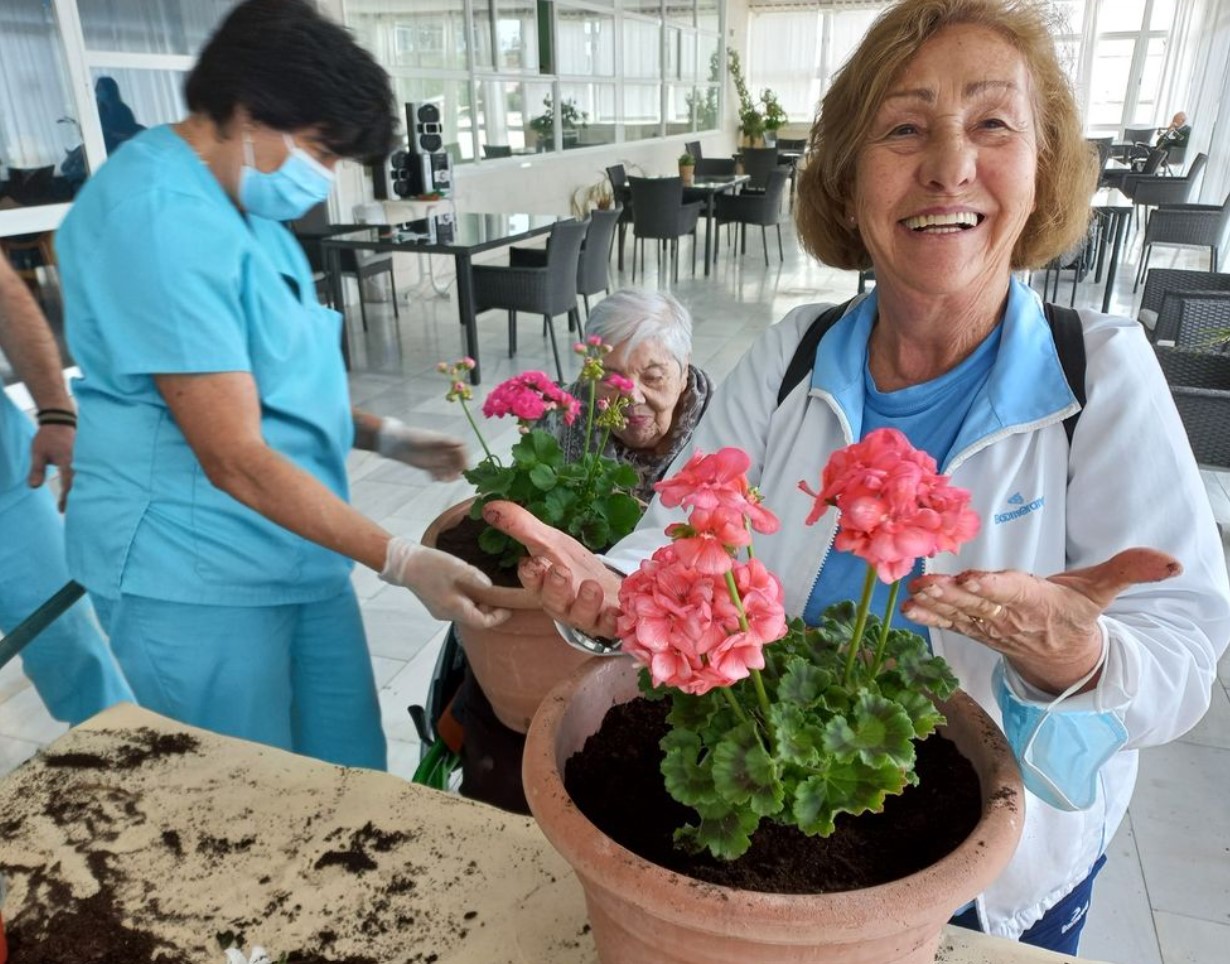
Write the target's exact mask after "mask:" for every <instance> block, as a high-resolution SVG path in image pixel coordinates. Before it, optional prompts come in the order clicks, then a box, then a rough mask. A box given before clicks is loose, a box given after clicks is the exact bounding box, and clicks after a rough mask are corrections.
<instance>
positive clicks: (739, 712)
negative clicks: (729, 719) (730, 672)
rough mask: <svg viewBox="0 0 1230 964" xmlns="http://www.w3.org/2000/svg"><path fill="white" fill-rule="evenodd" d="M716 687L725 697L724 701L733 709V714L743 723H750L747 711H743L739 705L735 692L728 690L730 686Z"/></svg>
mask: <svg viewBox="0 0 1230 964" xmlns="http://www.w3.org/2000/svg"><path fill="white" fill-rule="evenodd" d="M718 689H720V690H721V691H722V695H723V696H725V697H726V702H727V703H729V704H730V705H731V708H732V709H733V710H734V711H735V716H737V717H739V719H740V720H741V721H742V722H744V723H751V722H752V721H751V720H750V719H749V718H748V715H747V713H746V712H744V710H743V707H742V706H740V705H739V701H738V700H737V699H735V694H734V693H732V692H731V691H730V687H729V686H719V687H718Z"/></svg>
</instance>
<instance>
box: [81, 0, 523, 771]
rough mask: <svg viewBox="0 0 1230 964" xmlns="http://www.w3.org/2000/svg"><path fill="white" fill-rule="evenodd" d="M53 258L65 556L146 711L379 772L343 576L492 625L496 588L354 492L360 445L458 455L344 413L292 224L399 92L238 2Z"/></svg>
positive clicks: (357, 635) (259, 8)
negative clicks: (488, 592)
mask: <svg viewBox="0 0 1230 964" xmlns="http://www.w3.org/2000/svg"><path fill="white" fill-rule="evenodd" d="M185 97H186V100H187V103H188V107H189V110H190V111H191V113H190V116H188V117H187V118H186V119H185V120H183V121H181V122H180V123H178V124H175V125H172V126H164V127H158V128H154V129H152V130H149V131H145V132H143V133H141V134H139V135H137V136H136V137H134V138H133V139H132V140H131V141H129V142H128V143H127V144H126V145H125V149H124V150H123V151H122V152H119V153H117V154H116V156H115V157H114V158H111V159H110V160H109V161H108V162H107V164H106V165H105V166H104V167H103V168H102V169H101V170H100V171H99V173H98V174H97V175H96V176H95V177H93V178H92V179H91V180H90V181H89V183H88V184H87V185H86V187H85V188H84V189H83V190H82V191H81V193H80V194H79V195H78V197H77V200H76V203H74V205H73V207H72V210H71V211H70V212H69V214H68V217H67V218H66V219H65V221H64V224H63V226H62V227H61V229H60V231H59V234H58V238H57V248H58V252H59V257H60V261H61V268H62V271H63V277H64V300H65V312H66V316H67V325H66V327H67V329H68V332H69V343H70V346H71V348H72V352H73V355H74V357H75V358H76V360H77V362H78V364H79V365H80V366H81V371H82V378H81V381H80V382H79V383H78V385H77V389H78V392H77V394H78V399H79V406H80V419H81V430H80V439H79V443H78V450H77V464H76V468H77V481H76V486H75V488H74V491H73V498H72V501H71V503H70V505H69V509H68V550H69V564H70V567H71V569H72V572H73V576H74V577H75V578H76V579H77V580H78V581H79V582H81V583H83V584H84V585H85V586H86V587H87V588H88V589H89V590H90V592H91V593H92V594H93V596H94V598H95V601H96V605H97V606H98V608H99V612H100V615H101V616H102V618H103V622H104V625H105V626H106V627H107V629H108V631H109V632H110V634H111V644H112V648H113V650H114V652H115V654H116V657H117V658H118V659H119V661H120V664H121V666H122V667H123V669H124V672H125V675H126V676H127V677H128V680H129V682H130V683H131V685H132V688H133V690H134V692H135V693H136V695H137V699H138V700H139V702H140V703H141V704H142V705H143V706H146V707H148V708H150V709H153V710H155V711H157V712H161V713H165V714H166V715H168V716H171V717H173V718H175V719H178V720H182V721H183V722H186V723H192V724H195V725H199V726H204V727H206V728H209V729H212V730H215V731H218V732H221V733H227V734H230V735H234V736H240V737H244V738H248V739H253V740H257V741H260V742H264V743H268V744H271V745H274V746H279V747H283V748H287V749H291V750H294V751H296V752H299V753H304V754H307V755H310V756H315V757H318V758H321V759H324V760H329V761H332V762H335V763H342V764H348V765H354V766H365V767H372V768H378V769H380V768H384V766H385V762H386V760H385V740H384V735H383V733H382V731H381V726H380V711H379V706H378V703H377V700H376V686H375V681H374V678H373V675H372V666H371V659H370V657H369V654H368V650H367V643H366V639H365V637H364V633H363V626H362V622H361V620H360V617H359V607H358V603H357V601H356V598H355V595H354V592H353V590H352V588H351V584H350V570H351V568H352V565H353V562H355V561H357V562H360V563H363V564H364V565H367V566H369V567H371V568H372V569H374V570H376V571H377V572H379V573H380V574H381V577H382V578H383V579H384V580H386V581H387V582H390V583H393V584H396V585H401V586H405V587H407V588H409V589H411V590H413V591H414V592H415V593H416V594H417V595H418V596H419V597H420V598H421V599H422V600H423V602H424V603H425V604H426V606H427V608H428V609H429V610H430V611H431V612H432V614H433V615H435V616H437V617H438V618H441V619H449V620H460V621H462V622H470V623H476V624H483V625H493V624H495V623H497V622H499V621H501V620H502V619H504V618H506V615H507V614H506V613H504V612H502V611H494V612H492V611H486V610H484V609H483V608H482V607H480V606H479V605H477V604H476V603H475V602H474V601H473V600H472V598H471V596H470V593H471V592H472V591H473V589H474V588H475V587H478V586H482V585H489V583H488V581H487V580H486V577H484V576H483V575H481V574H480V573H479V572H478V571H477V570H475V569H473V568H471V567H469V566H467V565H465V564H464V563H462V562H460V560H457V559H456V558H455V557H453V556H450V555H447V554H444V553H440V552H437V551H435V550H431V549H427V548H424V547H422V546H419V545H417V544H416V543H414V542H413V541H412V540H408V539H404V538H400V537H391V536H390V535H389V533H387V532H386V531H384V530H383V529H382V528H381V527H380V526H378V525H376V524H375V523H374V522H372V521H371V520H369V519H367V518H366V517H364V516H363V515H361V514H360V513H358V512H356V511H355V510H354V509H352V508H351V507H350V506H349V505H348V504H347V495H348V490H347V479H346V453H347V451H348V450H349V449H350V448H351V446H352V445H353V444H356V443H357V444H359V445H360V446H362V447H367V448H371V449H374V450H376V451H379V452H381V453H382V454H385V455H389V456H392V457H396V458H399V459H401V460H402V461H405V462H408V463H409V464H411V465H416V466H419V467H421V468H424V469H426V470H428V471H430V472H432V473H433V474H434V475H435V476H436V477H452V476H455V475H456V474H457V473H458V472H460V470H461V469H462V468H464V465H465V450H464V445H463V444H462V443H461V442H459V441H458V440H455V439H452V438H449V437H446V436H442V435H439V434H438V433H432V432H419V431H415V430H413V429H410V428H408V427H407V426H404V425H402V424H400V423H398V422H396V420H389V419H385V420H381V419H376V418H374V417H373V416H368V415H364V414H363V413H359V412H355V411H353V410H352V409H351V407H350V403H349V398H348V391H347V383H346V374H345V370H344V367H343V363H342V357H341V348H340V345H341V330H340V319H339V316H338V315H337V313H336V312H333V311H330V310H328V309H325V308H323V307H321V306H320V305H319V304H317V302H316V299H315V287H314V285H313V283H312V277H311V272H310V270H309V268H308V265H307V261H306V259H305V257H304V255H303V252H302V250H301V249H300V247H299V245H298V243H297V241H296V240H295V238H294V237H293V236H292V235H291V233H290V232H289V231H288V230H287V229H286V228H285V227H284V226H283V224H282V223H281V222H284V221H289V220H292V219H294V218H297V217H299V216H300V215H302V214H303V213H304V212H305V211H306V210H308V209H309V208H310V207H312V206H313V205H315V204H318V203H319V202H321V201H322V200H324V199H325V198H326V197H327V196H328V194H329V192H330V188H331V185H332V180H333V170H334V167H335V165H336V164H337V162H338V160H339V158H342V157H349V158H358V159H365V160H366V159H372V158H377V157H384V156H385V155H386V154H387V153H388V150H389V146H390V144H391V143H392V141H393V132H394V125H395V120H394V117H395V112H394V106H393V96H392V92H391V90H390V87H389V81H388V77H387V75H386V74H385V73H384V71H383V70H382V69H381V68H380V67H379V66H378V65H377V64H376V62H375V61H374V60H373V59H372V57H371V55H370V54H368V53H367V52H366V51H364V50H363V49H362V48H361V47H359V46H358V45H357V44H356V43H355V42H354V40H353V39H352V38H351V36H350V34H349V33H348V32H347V31H346V30H344V29H343V28H342V27H340V26H338V25H337V24H335V23H333V22H332V21H330V20H328V19H326V18H325V17H323V16H322V15H320V14H319V13H318V12H316V10H315V9H314V8H313V7H312V6H310V5H309V4H308V3H305V2H303V0H247V2H245V3H242V4H240V5H239V6H238V7H236V8H235V10H234V11H232V13H231V14H230V15H229V16H228V17H227V19H226V20H225V21H224V22H223V23H222V25H221V26H220V27H219V29H218V31H217V32H216V33H215V34H214V35H213V37H212V38H211V39H210V40H209V42H208V43H207V45H206V47H205V49H204V50H203V51H202V53H201V57H200V60H199V62H198V64H197V66H196V68H195V69H194V70H193V72H192V74H191V75H190V76H189V78H188V81H187V84H186V87H185Z"/></svg>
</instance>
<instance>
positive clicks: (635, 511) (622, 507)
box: [605, 483, 642, 539]
mask: <svg viewBox="0 0 1230 964" xmlns="http://www.w3.org/2000/svg"><path fill="white" fill-rule="evenodd" d="M634 484H635V483H634ZM605 502H606V506H605V510H606V518H607V522H608V523H610V526H611V530H612V531H613V532H615V533H616V538H617V539H622V538H623V537H624V536H626V535H627V534H628V533H629V532H631V531H632V530H633V529H635V528H636V524H637V523H638V522H640V520H641V512H642V509H641V504H640V503H639V502H637V501H636V499H634V498H633V497H632V496H630V495H626V494H625V493H623V492H614V493H612V494H610V495H608V496H607V497H606V499H605Z"/></svg>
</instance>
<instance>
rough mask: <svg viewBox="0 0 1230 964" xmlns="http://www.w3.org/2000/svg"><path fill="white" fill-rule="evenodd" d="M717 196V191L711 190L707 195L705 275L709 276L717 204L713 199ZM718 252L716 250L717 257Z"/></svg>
mask: <svg viewBox="0 0 1230 964" xmlns="http://www.w3.org/2000/svg"><path fill="white" fill-rule="evenodd" d="M716 196H717V192H716V191H709V192H708V193H706V195H705V277H706V278H708V277H709V260H710V259H709V247H710V245H711V244H712V243H713V210H714V208H715V206H716V205H715V204H714V201H713V199H714V198H715V197H716ZM716 255H717V252H716V251H715V252H714V256H715V257H716Z"/></svg>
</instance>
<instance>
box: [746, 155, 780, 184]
mask: <svg viewBox="0 0 1230 964" xmlns="http://www.w3.org/2000/svg"><path fill="white" fill-rule="evenodd" d="M739 155H740V157H741V158H742V160H743V173H744V174H746V175H747V176H748V182H747V183H746V184H744V185H743V190H744V191H745V192H746V191H763V190H765V188H766V186H767V185H768V183H769V174H770V173H772V172H773V171H776V170H777V148H776V147H745V148H743V150H741V151H740V152H739Z"/></svg>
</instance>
